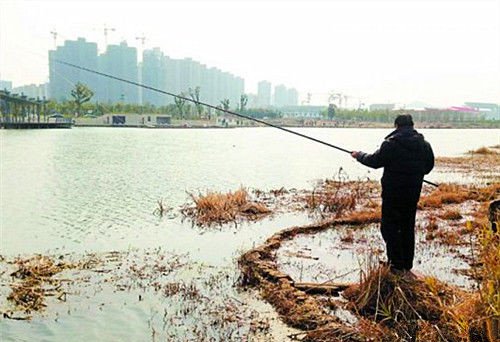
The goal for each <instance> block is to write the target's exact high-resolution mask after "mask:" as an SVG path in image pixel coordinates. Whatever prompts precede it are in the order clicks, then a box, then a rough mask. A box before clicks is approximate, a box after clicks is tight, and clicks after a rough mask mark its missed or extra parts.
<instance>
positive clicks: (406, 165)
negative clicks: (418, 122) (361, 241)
mask: <svg viewBox="0 0 500 342" xmlns="http://www.w3.org/2000/svg"><path fill="white" fill-rule="evenodd" d="M394 126H395V127H396V130H394V131H393V132H392V133H391V134H389V135H388V136H387V137H385V140H384V142H383V143H382V145H381V146H380V148H379V149H378V150H377V151H375V152H374V153H373V154H367V153H364V152H360V151H354V152H352V153H351V156H352V157H353V158H356V160H357V161H359V162H360V163H362V164H364V165H366V166H369V167H372V168H375V169H378V168H380V167H383V168H384V174H383V176H382V224H381V231H382V237H383V239H384V241H385V244H386V249H387V259H388V263H389V265H390V267H391V270H396V271H409V270H411V268H412V267H413V257H414V254H415V215H416V211H417V203H418V200H419V198H420V191H421V189H422V182H423V179H424V175H426V174H428V173H429V172H430V171H431V170H432V168H433V167H434V153H433V152H432V148H431V145H430V144H429V143H428V142H427V141H425V140H424V136H423V135H422V134H420V133H418V132H417V131H416V130H415V129H414V128H413V118H412V117H411V115H409V114H405V115H398V117H397V118H396V120H395V121H394Z"/></svg>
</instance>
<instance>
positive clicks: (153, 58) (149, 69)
mask: <svg viewBox="0 0 500 342" xmlns="http://www.w3.org/2000/svg"><path fill="white" fill-rule="evenodd" d="M142 56H143V57H142V83H143V84H145V85H147V86H150V87H153V88H158V89H161V90H166V91H173V89H171V87H172V84H169V83H168V82H167V74H170V73H171V71H170V70H168V66H169V65H170V64H171V60H170V59H169V58H168V57H167V56H165V55H164V54H163V52H162V51H161V50H160V49H159V48H154V49H152V50H144V52H143V54H142ZM173 92H174V91H173ZM142 102H143V103H149V104H152V105H155V106H162V105H165V104H167V103H170V102H169V96H166V95H162V94H160V93H157V92H154V91H152V90H148V89H144V90H143V92H142ZM172 102H173V100H172Z"/></svg>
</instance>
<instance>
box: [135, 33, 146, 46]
mask: <svg viewBox="0 0 500 342" xmlns="http://www.w3.org/2000/svg"><path fill="white" fill-rule="evenodd" d="M135 39H136V40H140V41H141V47H142V50H144V44H145V42H146V37H145V36H144V33H143V34H142V36H141V37H135Z"/></svg>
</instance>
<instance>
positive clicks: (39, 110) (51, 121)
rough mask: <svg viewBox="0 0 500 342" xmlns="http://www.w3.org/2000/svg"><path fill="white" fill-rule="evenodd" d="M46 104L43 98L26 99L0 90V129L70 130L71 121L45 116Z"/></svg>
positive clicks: (23, 96) (59, 116) (24, 96)
mask: <svg viewBox="0 0 500 342" xmlns="http://www.w3.org/2000/svg"><path fill="white" fill-rule="evenodd" d="M47 102H48V101H47V100H46V99H45V98H43V99H40V98H37V99H35V98H28V97H27V96H26V95H23V94H21V95H18V94H11V93H10V92H8V91H7V90H0V113H1V115H0V128H5V129H47V128H71V127H72V125H73V123H72V120H71V119H65V118H64V117H62V115H50V116H47Z"/></svg>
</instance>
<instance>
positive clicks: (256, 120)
mask: <svg viewBox="0 0 500 342" xmlns="http://www.w3.org/2000/svg"><path fill="white" fill-rule="evenodd" d="M51 60H52V61H54V62H56V63H59V64H63V65H67V66H69V67H72V68H76V69H79V70H83V71H87V72H90V73H92V74H96V75H99V76H103V77H107V78H111V79H114V80H117V81H121V82H125V83H128V84H132V85H135V86H137V87H141V88H144V89H149V90H152V91H155V92H158V93H161V94H165V95H170V96H173V97H175V98H178V99H182V100H184V101H189V102H193V103H194V104H197V105H203V106H205V107H208V108H212V109H215V110H220V111H222V112H224V113H227V114H231V115H234V116H237V117H240V118H242V119H247V120H251V121H254V122H258V123H260V124H263V125H265V126H269V127H274V128H277V129H280V130H282V131H284V132H287V133H291V134H295V135H297V136H299V137H302V138H305V139H309V140H312V141H314V142H317V143H320V144H323V145H326V146H328V147H332V148H334V149H337V150H339V151H342V152H345V153H349V154H351V153H352V152H353V151H349V150H346V149H345V148H342V147H339V146H336V145H333V144H330V143H327V142H326V141H323V140H319V139H316V138H313V137H310V136H308V135H305V134H302V133H299V132H295V131H292V130H290V129H287V128H285V127H281V126H278V125H274V124H272V123H269V122H266V121H263V120H260V119H256V118H253V117H251V116H247V115H243V114H241V113H236V112H233V111H231V110H227V109H222V108H219V107H216V106H214V105H211V104H209V103H205V102H201V101H196V100H193V99H191V98H189V97H186V96H182V95H177V94H174V93H171V92H168V91H165V90H161V89H157V88H154V87H151V86H148V85H145V84H142V83H139V82H135V81H130V80H127V79H124V78H121V77H117V76H113V75H110V74H106V73H104V72H100V71H96V70H93V69H89V68H86V67H82V66H80V65H76V64H73V63H69V62H65V61H61V60H59V59H55V58H52V59H51ZM424 182H425V183H427V184H430V185H433V186H435V187H439V185H438V184H436V183H432V182H429V181H427V180H425V179H424Z"/></svg>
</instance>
